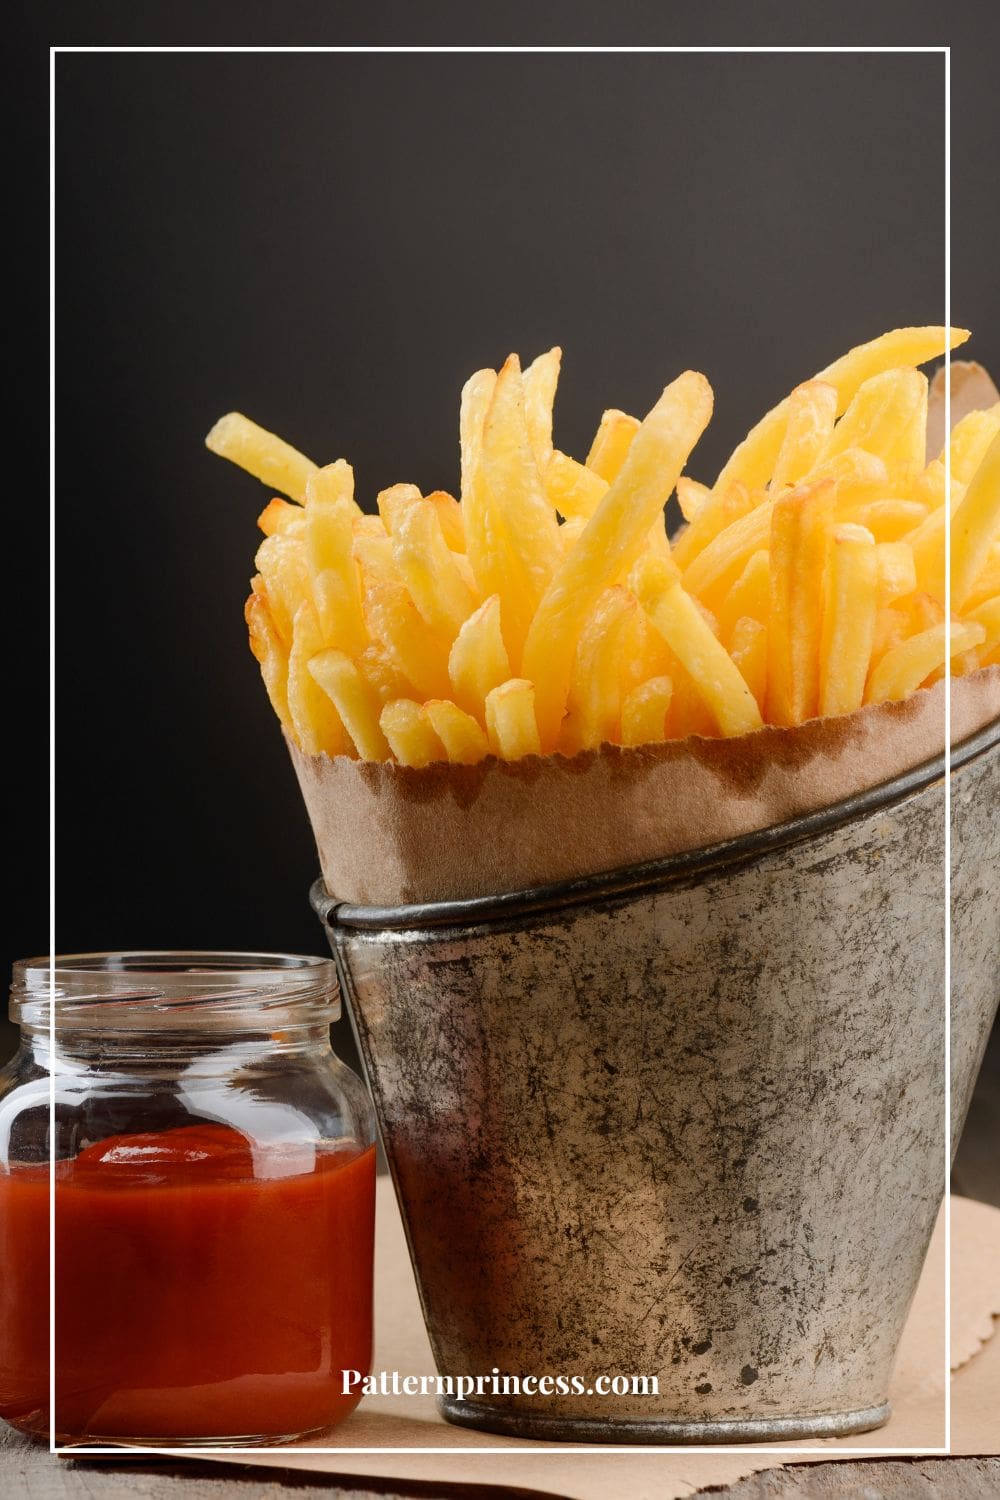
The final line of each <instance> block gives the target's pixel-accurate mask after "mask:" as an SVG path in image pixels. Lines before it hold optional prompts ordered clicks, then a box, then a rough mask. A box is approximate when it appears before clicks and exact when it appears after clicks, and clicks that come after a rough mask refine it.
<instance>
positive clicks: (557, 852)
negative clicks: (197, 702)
mask: <svg viewBox="0 0 1000 1500" xmlns="http://www.w3.org/2000/svg"><path fill="white" fill-rule="evenodd" d="M944 701H945V700H944V684H943V683H938V684H937V685H936V686H934V687H933V688H927V689H923V690H921V691H919V692H917V693H915V694H914V695H913V696H912V697H911V698H909V699H907V700H906V701H905V702H903V703H885V704H878V705H873V706H871V707H868V708H862V709H860V710H859V711H858V712H857V713H853V714H845V715H844V716H843V717H841V718H835V719H814V720H812V721H810V722H809V723H807V724H802V725H800V726H798V727H796V728H794V729H778V728H771V727H767V728H764V729H761V730H758V731H757V732H756V733H754V734H749V735H741V736H739V737H737V738H734V739H701V738H697V737H694V738H691V739H687V740H682V741H667V742H665V743H663V744H657V745H648V746H643V747H641V748H638V749H631V748H628V749H626V748H622V747H621V746H617V745H603V746H602V747H601V748H600V749H599V750H589V751H584V752H582V753H581V754H579V755H575V756H573V757H572V758H567V757H564V756H561V755H551V756H529V757H527V758H526V759H524V760H519V761H510V762H508V761H500V760H497V759H495V758H494V757H493V756H490V757H488V758H487V759H486V760H483V761H480V762H479V763H478V764H476V765H472V766H456V765H449V764H445V763H437V764H434V765H431V766H426V767H424V768H423V769H421V770H415V769H413V768H410V767H406V766H397V765H395V764H392V763H391V762H376V761H359V760H351V759H349V758H347V757H346V756H336V757H334V758H332V759H331V758H330V757H329V756H326V755H316V756H309V755H304V754H303V753H302V751H301V750H299V749H298V748H297V747H296V746H295V745H293V744H291V743H289V750H290V752H291V756H292V763H293V765H294V766H295V771H296V774H297V776H298V778H299V785H300V787H301V788H302V795H303V797H304V798H305V803H306V808H307V809H308V812H309V818H310V821H311V823H312V828H313V834H314V835H315V838H316V846H317V849H318V851H319V858H320V866H321V869H322V872H323V879H324V881H325V882H326V887H327V890H328V891H329V892H330V894H331V895H333V896H335V897H337V899H338V900H340V901H346V902H349V903H352V904H358V905H367V906H398V905H406V904H409V903H411V902H424V901H449V900H461V899H464V898H468V897H471V896H493V895H499V894H500V893H501V892H504V891H517V890H524V889H527V888H530V887H533V886H540V885H547V884H549V883H550V882H553V881H560V880H571V879H576V878H578V877H580V876H584V875H590V874H596V873H598V872H600V871H604V870H615V869H620V868H622V867H624V866H627V865H632V864H639V863H642V862H644V861H646V860H651V859H658V858H661V857H663V856H664V855H668V854H679V853H682V852H684V851H687V850H691V849H698V848H704V847H705V846H707V845H710V844H715V843H718V842H720V841H721V840H723V839H729V838H734V837H737V836H738V835H740V834H745V833H752V832H755V831H757V830H758V829H762V828H770V827H773V826H774V825H775V824H777V823H783V822H785V821H787V820H788V819H789V818H793V817H797V816H799V815H801V814H803V813H808V812H815V811H817V810H818V809H819V808H823V807H828V806H830V805H831V804H833V803H835V802H840V801H842V800H843V799H844V798H845V797H849V796H851V795H853V794H854V793H855V792H860V791H865V790H867V789H868V788H870V787H873V786H878V785H879V784H880V783H881V782H883V781H887V780H889V779H890V778H892V777H894V776H898V775H900V774H902V773H903V772H904V771H907V770H910V769H911V768H912V767H914V766H918V765H920V764H921V763H922V762H924V761H926V760H930V759H931V758H932V757H934V756H935V755H939V754H941V752H942V751H943V749H944V738H945V733H944ZM951 704H952V743H953V744H955V745H957V744H959V743H960V742H961V741H962V740H963V739H967V738H968V737H969V735H971V734H974V733H975V732H976V730H978V729H981V728H983V727H984V726H985V725H986V724H989V723H991V722H992V721H993V720H995V719H998V718H1000V667H987V668H985V669H983V670H981V671H979V672H975V673H972V674H970V675H969V676H967V677H960V678H956V679H954V681H953V683H952V698H951Z"/></svg>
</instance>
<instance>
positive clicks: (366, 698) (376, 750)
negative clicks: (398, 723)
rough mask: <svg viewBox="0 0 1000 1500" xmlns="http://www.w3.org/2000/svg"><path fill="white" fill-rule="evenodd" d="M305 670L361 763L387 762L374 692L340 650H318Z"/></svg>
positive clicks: (379, 706) (384, 741) (379, 712)
mask: <svg viewBox="0 0 1000 1500" xmlns="http://www.w3.org/2000/svg"><path fill="white" fill-rule="evenodd" d="M308 669H309V672H310V674H311V676H312V678H313V680H314V681H315V682H316V683H318V685H319V686H320V687H321V688H322V690H323V692H324V693H325V694H326V695H327V697H328V698H329V699H330V701H331V703H332V704H333V706H334V708H335V709H336V710H337V713H338V715H339V717H340V720H341V723H342V724H343V726H344V728H345V729H346V730H347V733H348V734H349V735H350V737H351V739H352V741H353V743H354V748H355V749H356V750H357V752H358V754H359V755H360V756H361V758H362V760H388V758H389V745H388V742H387V741H386V737H385V735H384V734H383V733H382V729H381V727H380V725H379V715H380V714H381V711H382V704H381V702H380V700H379V696H378V693H377V692H376V691H375V689H374V688H373V687H372V686H371V684H370V683H369V682H368V681H367V680H366V678H364V677H363V676H362V675H361V673H360V672H359V671H358V669H357V667H356V666H355V665H354V663H353V661H352V660H351V658H350V657H349V656H347V655H345V653H344V652H343V651H335V650H329V651H321V652H320V653H319V654H318V655H317V656H313V657H311V658H310V659H309V662H308Z"/></svg>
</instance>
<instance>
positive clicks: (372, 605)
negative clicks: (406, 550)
mask: <svg viewBox="0 0 1000 1500" xmlns="http://www.w3.org/2000/svg"><path fill="white" fill-rule="evenodd" d="M360 541H361V542H362V543H364V542H365V541H367V543H368V545H367V547H364V548H363V550H360V551H359V539H358V538H357V537H356V538H355V544H354V545H355V551H356V552H357V554H358V556H359V557H360V559H361V578H362V599H363V603H364V616H365V625H366V626H367V629H368V634H369V635H370V636H372V637H373V638H374V639H375V640H377V641H380V642H381V643H382V645H383V646H384V647H385V650H386V651H387V653H388V655H389V657H390V658H391V660H392V662H393V664H394V665H395V667H396V669H397V671H399V672H400V673H402V675H403V676H404V677H405V678H406V679H407V680H408V681H409V682H412V683H413V685H414V687H415V688H416V689H417V691H418V692H419V693H420V695H421V696H422V697H424V698H443V697H444V696H445V695H446V693H447V691H448V686H449V684H448V672H447V666H446V661H447V645H446V644H445V643H444V642H443V641H442V640H441V638H440V637H439V636H437V635H435V633H434V632H433V631H432V630H431V629H430V627H429V626H428V625H427V623H426V621H425V620H424V619H423V617H422V616H421V615H420V613H419V611H418V610H417V607H416V605H415V604H414V602H413V600H412V599H411V598H410V595H409V591H408V590H407V588H406V586H405V585H404V583H403V581H402V579H401V578H400V577H399V575H398V573H397V572H396V570H395V567H394V566H392V559H391V556H390V558H389V566H386V565H385V562H384V561H383V559H381V558H379V557H378V556H377V552H376V549H379V548H380V547H381V546H383V545H388V546H389V548H390V551H391V543H390V542H388V539H387V540H386V543H385V544H383V543H382V542H381V541H380V539H379V538H376V537H372V538H367V539H365V538H362V539H360ZM386 737H387V738H388V735H387V736H386ZM391 743H392V741H391V740H390V744H391Z"/></svg>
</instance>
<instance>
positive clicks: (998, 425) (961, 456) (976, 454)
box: [941, 402, 1000, 484]
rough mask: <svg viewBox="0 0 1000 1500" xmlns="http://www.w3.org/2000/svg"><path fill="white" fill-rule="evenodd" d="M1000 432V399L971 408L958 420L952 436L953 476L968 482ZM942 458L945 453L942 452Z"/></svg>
mask: <svg viewBox="0 0 1000 1500" xmlns="http://www.w3.org/2000/svg"><path fill="white" fill-rule="evenodd" d="M998 433H1000V402H997V403H996V405H995V406H991V407H989V408H988V409H987V410H986V411H970V412H969V413H968V415H967V416H964V417H963V418H962V420H961V421H960V422H956V423H955V426H954V428H953V430H952V434H951V438H950V439H949V443H948V446H949V449H950V456H951V477H952V479H953V480H955V479H957V480H958V481H959V482H960V483H961V484H968V483H969V481H970V480H971V478H972V476H973V474H975V472H976V470H977V469H978V468H979V465H980V464H981V463H982V461H983V459H984V458H985V457H986V453H987V450H988V449H989V446H990V444H991V443H992V442H993V440H994V438H995V437H996V436H997V434H998ZM941 459H942V461H943V460H944V454H943V453H942V455H941Z"/></svg>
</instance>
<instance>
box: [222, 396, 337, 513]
mask: <svg viewBox="0 0 1000 1500" xmlns="http://www.w3.org/2000/svg"><path fill="white" fill-rule="evenodd" d="M205 447H206V448H208V449H210V450H211V452H212V453H217V454H218V455H219V457H220V458H228V459H229V462H230V463H233V464H237V465H238V466H239V467H240V468H241V469H246V471H247V473H248V474H252V475H253V476H254V478H255V479H259V480H260V481H261V483H262V484H266V485H267V487H268V489H271V490H279V491H280V492H281V494H283V495H290V496H291V498H292V499H293V500H298V501H299V503H300V504H301V502H302V501H303V500H304V499H305V494H306V480H307V479H308V478H309V475H310V474H311V473H312V472H313V470H314V469H315V468H316V465H315V464H314V463H313V461H312V459H311V458H306V456H305V454H304V453H300V452H299V451H298V449H297V448H293V447H292V445H291V444H290V443H286V442H284V440H283V439H282V438H280V437H276V436H275V434H274V433H273V432H267V431H266V430H265V429H264V428H263V427H258V426H257V423H256V422H251V420H250V418H249V417H245V416H243V414H242V412H238V411H231V412H229V413H227V415H226V416H224V417H220V418H219V420H218V421H217V422H216V424H215V426H214V427H213V428H212V430H211V432H210V433H209V434H208V437H207V438H206V439H205Z"/></svg>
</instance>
